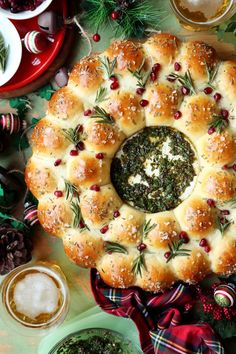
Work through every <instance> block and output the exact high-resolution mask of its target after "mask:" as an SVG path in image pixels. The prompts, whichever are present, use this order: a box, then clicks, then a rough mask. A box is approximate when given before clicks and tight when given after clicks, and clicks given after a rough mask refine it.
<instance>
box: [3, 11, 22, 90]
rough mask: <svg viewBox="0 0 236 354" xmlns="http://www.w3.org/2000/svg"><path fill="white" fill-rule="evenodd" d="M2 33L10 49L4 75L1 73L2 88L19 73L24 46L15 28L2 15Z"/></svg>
mask: <svg viewBox="0 0 236 354" xmlns="http://www.w3.org/2000/svg"><path fill="white" fill-rule="evenodd" d="M0 32H1V34H2V36H3V38H4V41H5V44H6V46H8V47H9V49H8V50H9V52H8V59H7V63H6V69H5V71H4V73H2V72H1V71H0V86H2V85H4V84H5V83H6V82H8V81H9V80H10V79H11V78H12V77H13V76H14V75H15V73H16V72H17V70H18V68H19V66H20V62H21V58H22V44H21V39H20V36H19V33H18V32H17V30H16V28H15V26H14V25H13V24H12V23H11V21H10V20H8V19H7V18H6V17H4V16H2V15H1V14H0Z"/></svg>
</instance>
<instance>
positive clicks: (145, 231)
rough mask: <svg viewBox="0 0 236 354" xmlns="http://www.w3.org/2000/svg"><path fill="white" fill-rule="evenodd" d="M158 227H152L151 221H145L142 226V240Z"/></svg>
mask: <svg viewBox="0 0 236 354" xmlns="http://www.w3.org/2000/svg"><path fill="white" fill-rule="evenodd" d="M156 226H157V225H156V224H152V225H151V219H149V220H148V222H146V221H145V222H144V224H143V225H142V238H146V237H147V236H148V234H149V232H151V231H152V230H153V229H154V228H155V227H156Z"/></svg>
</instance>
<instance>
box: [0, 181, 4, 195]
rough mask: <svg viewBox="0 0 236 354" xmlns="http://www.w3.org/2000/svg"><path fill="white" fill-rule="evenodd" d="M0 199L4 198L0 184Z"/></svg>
mask: <svg viewBox="0 0 236 354" xmlns="http://www.w3.org/2000/svg"><path fill="white" fill-rule="evenodd" d="M0 197H4V189H3V188H2V186H1V184H0Z"/></svg>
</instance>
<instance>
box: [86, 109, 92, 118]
mask: <svg viewBox="0 0 236 354" xmlns="http://www.w3.org/2000/svg"><path fill="white" fill-rule="evenodd" d="M90 114H92V111H91V109H87V110H86V111H84V116H85V117H87V116H90Z"/></svg>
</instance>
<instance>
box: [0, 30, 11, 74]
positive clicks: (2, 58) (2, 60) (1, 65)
mask: <svg viewBox="0 0 236 354" xmlns="http://www.w3.org/2000/svg"><path fill="white" fill-rule="evenodd" d="M8 54H9V46H7V47H6V45H5V41H4V38H3V36H2V34H1V33H0V70H1V71H2V73H4V71H5V69H6V64H7V58H8Z"/></svg>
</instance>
